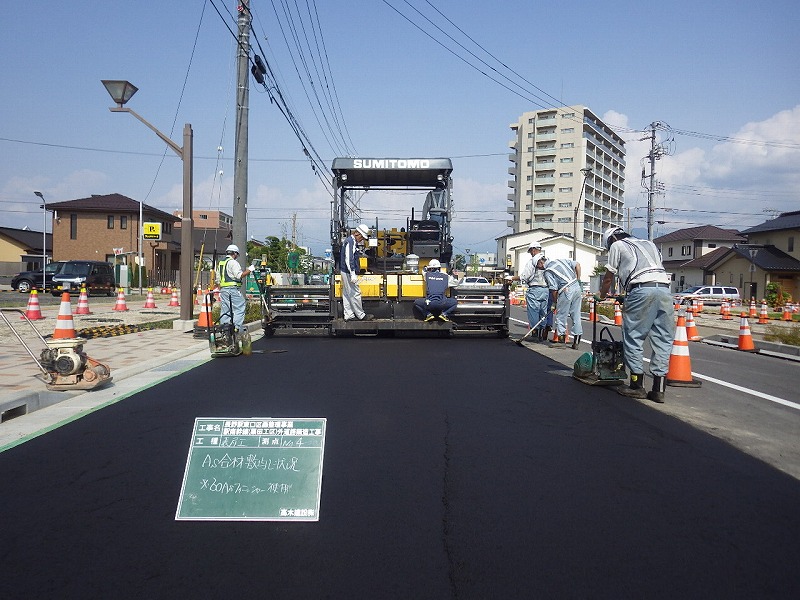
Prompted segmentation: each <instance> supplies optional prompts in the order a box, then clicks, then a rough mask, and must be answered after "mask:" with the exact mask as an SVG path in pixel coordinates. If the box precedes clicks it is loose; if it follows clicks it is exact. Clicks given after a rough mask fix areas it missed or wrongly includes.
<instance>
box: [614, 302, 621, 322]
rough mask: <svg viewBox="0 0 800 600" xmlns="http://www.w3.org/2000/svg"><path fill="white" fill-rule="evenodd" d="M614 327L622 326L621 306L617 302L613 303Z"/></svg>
mask: <svg viewBox="0 0 800 600" xmlns="http://www.w3.org/2000/svg"><path fill="white" fill-rule="evenodd" d="M614 325H622V306H620V303H619V302H614Z"/></svg>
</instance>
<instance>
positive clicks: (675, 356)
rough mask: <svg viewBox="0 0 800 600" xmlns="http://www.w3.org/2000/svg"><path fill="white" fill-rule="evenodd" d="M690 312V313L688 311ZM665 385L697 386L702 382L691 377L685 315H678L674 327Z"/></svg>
mask: <svg viewBox="0 0 800 600" xmlns="http://www.w3.org/2000/svg"><path fill="white" fill-rule="evenodd" d="M689 314H691V313H689ZM666 382H667V385H669V386H673V387H694V388H698V387H700V386H702V385H703V382H701V381H699V380H697V379H694V378H693V377H692V361H691V359H690V358H689V339H688V338H687V336H686V317H685V316H683V315H678V325H677V326H676V328H675V339H674V340H673V342H672V352H671V353H670V355H669V368H668V370H667V375H666Z"/></svg>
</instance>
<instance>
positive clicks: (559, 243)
mask: <svg viewBox="0 0 800 600" xmlns="http://www.w3.org/2000/svg"><path fill="white" fill-rule="evenodd" d="M531 242H539V243H541V244H542V251H543V252H544V254H545V256H547V258H570V259H571V258H572V244H573V239H572V236H571V235H565V234H561V233H556V232H555V231H553V230H551V229H534V230H533V231H525V232H523V233H517V234H510V235H506V236H503V237H499V238H497V255H498V256H505V257H506V267H507V269H508V270H509V271H510V272H512V273H519V272H520V271H521V270H522V267H523V266H524V265H525V263H526V262H527V261H528V260H530V255H529V254H528V246H529V245H530V243H531ZM575 248H576V254H577V261H578V262H579V263H580V265H581V280H582V281H583V282H587V281H589V277H590V276H591V275H592V272H593V271H594V269H595V267H596V266H597V264H598V256H599V254H600V250H599V249H598V248H596V247H594V246H593V245H591V244H588V243H584V242H581V241H578V242H577V243H576V244H575Z"/></svg>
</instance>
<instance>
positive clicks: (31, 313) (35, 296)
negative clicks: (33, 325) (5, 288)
mask: <svg viewBox="0 0 800 600" xmlns="http://www.w3.org/2000/svg"><path fill="white" fill-rule="evenodd" d="M25 317H27V318H28V320H29V321H40V320H41V319H45V318H46V317H44V316H43V315H42V307H41V306H39V292H37V291H36V290H35V289H33V290H31V295H30V297H29V298H28V306H27V307H26V309H25V315H24V316H20V319H21V320H24V319H25Z"/></svg>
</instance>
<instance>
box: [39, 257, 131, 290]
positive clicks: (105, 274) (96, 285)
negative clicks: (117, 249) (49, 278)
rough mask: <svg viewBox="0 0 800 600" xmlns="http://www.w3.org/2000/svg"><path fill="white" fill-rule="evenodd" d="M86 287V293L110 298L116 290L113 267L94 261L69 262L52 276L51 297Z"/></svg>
mask: <svg viewBox="0 0 800 600" xmlns="http://www.w3.org/2000/svg"><path fill="white" fill-rule="evenodd" d="M81 286H86V293H87V294H89V295H91V294H103V293H104V294H106V295H107V296H112V295H113V294H114V291H115V290H116V287H117V286H116V280H115V278H114V266H113V265H112V264H111V263H107V262H100V261H96V260H70V261H67V262H66V264H65V265H64V267H63V269H62V270H61V272H59V273H58V274H57V275H54V276H53V296H58V295H59V294H60V293H61V292H69V291H73V290H74V291H80V289H81Z"/></svg>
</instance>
